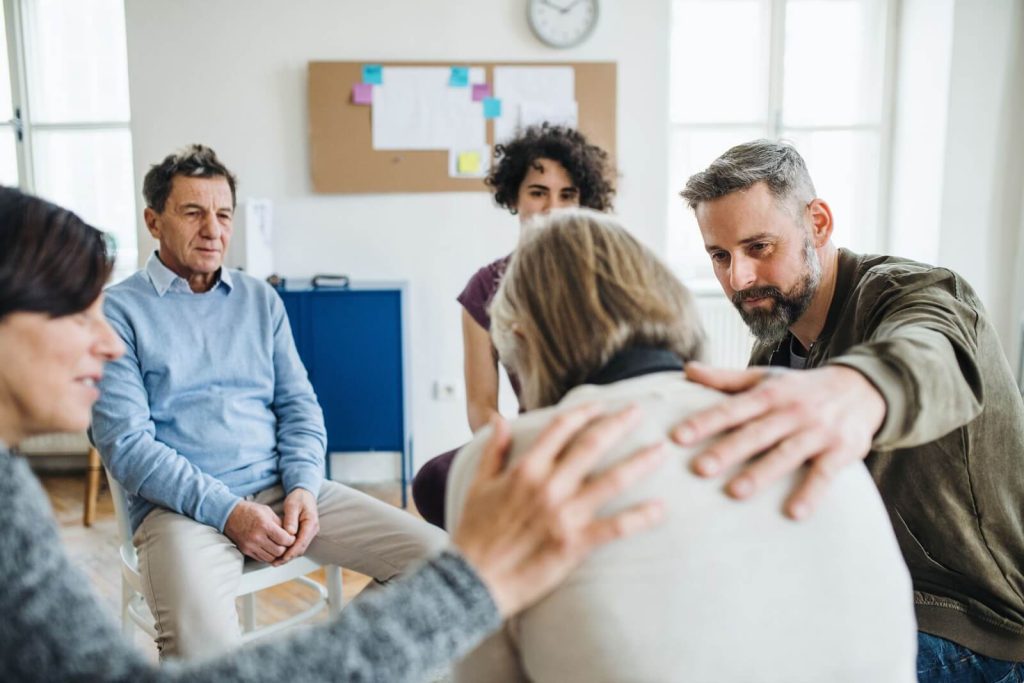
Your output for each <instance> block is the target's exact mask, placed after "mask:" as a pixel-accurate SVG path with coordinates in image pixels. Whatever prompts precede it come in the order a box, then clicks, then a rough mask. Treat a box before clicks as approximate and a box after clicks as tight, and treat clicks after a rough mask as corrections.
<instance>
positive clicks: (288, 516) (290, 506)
mask: <svg viewBox="0 0 1024 683" xmlns="http://www.w3.org/2000/svg"><path fill="white" fill-rule="evenodd" d="M301 510H302V505H301V504H300V503H299V502H297V501H296V500H295V499H287V498H286V499H285V501H284V530H285V531H287V532H288V533H290V534H292V535H294V534H295V532H297V531H298V530H299V512H301Z"/></svg>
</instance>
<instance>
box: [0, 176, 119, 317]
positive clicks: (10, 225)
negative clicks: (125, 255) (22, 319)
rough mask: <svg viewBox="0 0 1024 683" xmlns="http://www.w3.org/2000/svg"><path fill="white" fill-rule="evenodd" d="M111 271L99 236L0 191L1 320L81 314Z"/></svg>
mask: <svg viewBox="0 0 1024 683" xmlns="http://www.w3.org/2000/svg"><path fill="white" fill-rule="evenodd" d="M113 267H114V259H113V255H112V254H111V252H110V250H109V248H108V245H107V238H106V236H105V235H104V234H103V233H102V232H100V231H99V230H97V229H96V228H94V227H92V226H91V225H89V224H88V223H86V222H85V221H83V220H82V219H81V218H79V217H78V216H76V215H75V214H73V213H71V212H70V211H68V210H67V209H62V208H61V207H59V206H56V205H54V204H50V203H49V202H46V201H43V200H42V199H39V198H38V197H33V196H32V195H28V194H24V193H23V192H21V191H20V190H17V189H14V188H10V187H0V319H3V318H4V317H6V316H7V314H8V313H17V312H32V313H47V314H49V315H50V316H52V317H54V318H56V317H59V316H62V315H68V314H70V313H78V312H80V311H84V310H85V309H86V308H88V307H89V306H90V305H92V303H93V302H94V301H96V297H98V296H99V295H100V292H101V291H103V285H104V284H106V282H107V278H109V277H110V271H111V270H112V269H113Z"/></svg>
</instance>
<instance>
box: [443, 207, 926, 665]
mask: <svg viewBox="0 0 1024 683" xmlns="http://www.w3.org/2000/svg"><path fill="white" fill-rule="evenodd" d="M491 316H492V320H493V327H492V335H493V339H494V343H495V346H496V347H497V349H498V351H499V353H500V354H501V359H502V361H503V362H505V363H507V364H508V365H509V366H510V367H512V368H513V369H514V370H515V372H517V373H518V375H519V376H520V378H521V379H522V383H523V400H524V402H525V404H526V407H527V408H528V410H529V411H530V412H527V413H526V414H525V415H523V416H522V417H520V418H519V419H518V420H516V421H515V422H513V423H512V424H511V427H512V443H513V450H512V453H511V459H510V462H512V463H515V462H516V458H517V457H518V456H519V453H521V452H523V450H524V449H528V448H529V447H530V444H531V443H533V441H534V439H535V438H536V436H537V434H538V433H539V432H540V430H541V429H542V428H543V427H544V425H546V424H547V423H548V422H549V421H550V420H551V419H552V417H553V416H555V415H558V414H561V413H562V412H563V411H565V410H570V409H573V408H574V407H577V406H579V405H582V404H597V405H600V406H602V407H604V408H606V409H608V408H622V407H623V406H627V405H634V406H636V407H637V408H639V411H640V413H641V415H642V418H641V420H640V422H639V425H638V427H637V428H635V429H634V430H633V433H632V436H631V438H630V439H628V440H627V441H626V442H624V443H623V444H621V445H620V446H619V447H617V448H616V449H613V450H612V451H610V452H609V453H608V454H607V455H606V456H605V457H604V459H603V460H602V461H600V462H598V463H597V465H596V466H595V467H594V469H593V472H602V471H604V470H606V469H607V468H609V467H612V466H614V464H615V463H617V462H618V461H619V460H620V459H621V458H622V457H624V456H625V455H626V454H627V453H629V452H630V450H631V449H635V448H637V447H651V446H653V445H660V447H661V448H664V449H665V450H666V452H667V454H668V457H667V458H666V460H665V462H664V463H663V464H662V465H661V468H660V470H659V471H658V472H657V473H656V474H655V476H654V477H652V478H650V479H649V480H648V481H647V482H646V483H644V484H643V485H641V486H639V487H637V488H636V489H635V490H633V491H630V492H629V494H625V495H621V496H619V497H618V498H617V499H616V500H614V501H613V502H611V503H610V504H609V505H608V506H607V509H606V512H608V511H613V510H618V509H623V508H626V507H628V506H630V505H632V504H633V503H634V502H635V501H636V500H639V499H640V497H651V496H656V497H659V498H661V499H663V500H665V501H666V502H667V503H666V504H667V511H666V523H665V524H664V525H663V526H661V527H660V528H659V529H657V530H655V531H653V532H651V533H649V534H646V535H644V536H638V537H634V538H632V539H629V540H627V541H625V542H623V543H620V544H617V545H615V546H609V547H608V548H605V549H602V550H601V551H598V552H597V553H595V554H594V555H592V556H591V557H590V558H589V559H588V560H586V561H585V562H584V563H583V564H582V565H581V566H580V567H579V568H578V569H576V570H575V571H574V572H572V573H571V574H570V576H569V578H568V579H567V580H566V581H565V582H564V583H563V584H562V585H561V586H560V587H559V588H558V589H556V590H555V591H554V592H552V593H551V594H550V595H548V596H547V597H546V598H545V599H543V600H542V601H541V602H539V603H538V604H536V605H534V606H533V607H531V608H530V609H528V610H526V611H525V612H523V613H521V614H520V615H518V616H517V617H515V618H513V619H510V620H509V621H507V622H506V624H505V627H504V629H503V630H502V631H500V632H498V633H497V634H496V635H495V636H492V637H491V638H490V639H489V640H487V641H485V643H484V644H482V645H481V646H480V647H479V648H478V649H477V650H475V651H474V652H473V653H471V654H470V655H469V656H468V657H467V658H466V659H465V660H464V661H463V662H462V663H461V664H460V665H459V667H458V670H457V679H458V680H460V681H487V682H488V683H493V682H500V681H523V680H533V681H558V682H559V683H566V682H569V683H571V682H572V681H581V682H582V681H586V682H588V683H593V682H595V681H615V682H617V683H621V682H623V681H638V682H641V681H642V682H643V683H656V682H658V681H673V682H678V681H758V682H759V683H772V682H777V683H798V682H800V681H808V682H809V681H831V682H836V681H849V682H851V683H853V682H857V683H860V682H863V681H872V682H873V683H887V682H890V681H891V682H899V683H910V681H913V680H915V675H914V656H915V642H916V640H915V639H916V631H915V623H914V614H913V608H912V604H911V585H910V580H909V577H908V575H907V570H906V568H905V566H904V565H903V561H902V558H901V556H900V553H899V548H898V547H897V544H896V540H895V538H894V536H893V533H892V530H891V527H890V524H889V520H888V517H887V516H886V512H885V509H884V507H883V506H882V502H881V500H880V498H879V495H878V492H877V490H876V488H875V486H874V484H873V483H872V481H871V478H870V477H869V476H868V474H867V471H866V470H865V469H864V468H863V467H857V468H849V469H848V470H844V471H843V472H841V473H838V474H837V477H836V482H835V491H834V493H835V494H836V495H834V496H832V497H831V498H830V499H829V501H828V502H827V503H826V504H825V505H824V506H823V509H822V510H821V511H820V512H819V513H818V514H817V515H815V516H814V518H812V519H810V520H808V521H805V522H802V523H800V524H799V525H798V524H794V523H793V522H791V521H789V520H787V519H786V518H785V517H784V516H783V515H782V513H781V509H782V505H783V501H784V499H785V496H786V495H787V492H788V490H789V485H790V484H791V483H792V482H791V481H783V482H780V483H778V484H777V485H776V486H775V487H774V488H773V489H772V490H771V491H770V492H767V493H766V495H764V496H762V497H759V498H757V499H755V500H754V501H751V502H746V503H744V504H742V505H741V504H737V503H736V502H735V501H732V500H730V499H729V498H727V497H726V496H724V495H723V494H722V492H721V491H720V490H719V489H718V488H717V487H716V486H715V485H714V484H712V483H709V482H707V481H706V480H702V479H699V478H697V477H695V476H692V475H691V474H690V473H689V471H688V461H689V458H690V457H691V455H692V454H693V453H695V452H696V450H695V449H682V448H680V447H678V446H675V445H671V446H670V445H668V443H667V439H666V437H667V434H668V431H669V429H671V428H672V427H673V426H674V425H675V424H677V423H678V421H679V420H680V418H681V417H683V416H685V415H687V414H688V413H690V412H693V411H696V410H698V409H701V408H706V407H709V406H711V405H713V404H715V403H716V402H718V401H720V400H721V398H722V395H721V394H719V393H718V392H715V391H713V390H710V389H707V388H705V387H702V386H700V385H697V384H694V383H691V382H688V381H687V380H686V379H685V378H684V375H683V373H682V367H683V363H684V362H686V361H688V360H691V359H695V358H697V357H698V356H699V355H700V349H701V344H702V339H703V335H702V332H701V328H700V324H699V322H698V319H697V312H696V309H695V306H694V302H693V300H692V298H691V296H690V294H689V293H688V292H687V290H686V289H685V288H684V287H683V286H682V284H681V283H680V282H679V281H678V280H677V279H676V278H675V277H674V276H673V275H672V274H671V272H670V271H669V270H668V269H667V268H666V267H665V265H663V264H662V263H661V262H660V261H659V260H658V259H657V257H655V256H654V254H653V253H652V252H651V251H650V250H649V249H647V248H645V247H644V246H642V245H641V244H640V243H639V242H637V241H636V240H635V239H634V238H633V237H631V236H630V235H629V233H628V232H626V231H625V230H624V229H623V228H622V227H621V226H620V225H619V224H617V223H616V222H615V221H614V220H613V219H611V218H609V217H607V216H605V215H602V214H598V213H595V212H591V211H585V210H573V211H567V212H559V213H557V214H553V215H551V216H550V217H547V218H546V219H542V220H541V221H540V222H539V223H537V224H535V225H534V227H533V229H531V230H529V231H527V233H526V235H525V237H524V240H523V242H522V243H521V244H520V246H519V248H518V249H517V251H516V254H515V255H514V256H513V258H512V261H511V263H510V264H509V268H508V271H507V273H506V276H505V279H504V281H503V282H502V285H501V288H500V289H499V291H498V293H497V295H496V297H495V299H494V303H493V305H492V307H491ZM488 436H489V431H488V430H483V431H482V432H481V433H480V434H478V435H477V437H476V439H475V440H474V441H473V442H472V443H471V444H470V445H468V446H467V447H466V448H464V449H463V450H462V451H461V452H460V453H459V455H458V456H457V458H456V461H455V464H454V466H453V470H452V475H451V478H450V480H449V498H448V509H447V516H448V519H449V520H451V522H452V524H455V525H457V524H459V523H460V522H461V521H462V519H463V518H464V517H465V515H467V514H470V513H469V511H468V510H465V511H464V510H463V505H464V501H465V500H466V494H467V491H468V487H469V483H470V482H471V481H472V479H473V477H474V473H475V472H476V471H477V469H478V466H479V465H478V463H479V461H480V458H481V453H482V451H483V445H484V443H485V442H486V439H487V438H488ZM706 445H707V444H699V445H698V446H706ZM536 505H537V509H538V512H541V511H543V510H544V509H545V505H546V501H544V500H538V501H537V503H536Z"/></svg>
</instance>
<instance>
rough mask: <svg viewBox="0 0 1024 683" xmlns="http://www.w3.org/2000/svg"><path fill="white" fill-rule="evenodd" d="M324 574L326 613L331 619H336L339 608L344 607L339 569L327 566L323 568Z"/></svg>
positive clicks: (339, 611)
mask: <svg viewBox="0 0 1024 683" xmlns="http://www.w3.org/2000/svg"><path fill="white" fill-rule="evenodd" d="M324 574H325V575H326V576H327V611H328V613H330V615H331V616H332V617H336V616H338V615H339V614H341V608H342V607H344V606H345V604H344V600H345V597H344V591H343V590H342V583H341V567H339V566H337V565H333V564H332V565H328V566H326V567H324Z"/></svg>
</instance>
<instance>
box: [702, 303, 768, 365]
mask: <svg viewBox="0 0 1024 683" xmlns="http://www.w3.org/2000/svg"><path fill="white" fill-rule="evenodd" d="M695 297H696V299H697V309H698V310H699V311H700V319H701V322H702V323H703V324H704V332H705V334H707V341H706V343H705V344H704V360H705V361H706V362H707V363H708V364H709V365H713V366H715V367H723V368H745V367H746V366H747V361H748V360H749V359H750V349H751V347H752V346H753V343H754V337H753V335H751V334H750V331H749V330H748V329H747V326H746V324H745V323H744V322H743V319H742V318H741V317H740V314H739V313H738V312H737V311H736V308H735V307H734V306H733V305H732V302H730V301H729V300H728V299H726V298H725V296H724V295H723V294H719V293H714V294H712V293H708V294H696V295H695Z"/></svg>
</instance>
